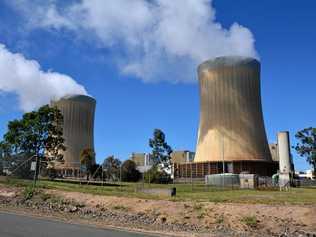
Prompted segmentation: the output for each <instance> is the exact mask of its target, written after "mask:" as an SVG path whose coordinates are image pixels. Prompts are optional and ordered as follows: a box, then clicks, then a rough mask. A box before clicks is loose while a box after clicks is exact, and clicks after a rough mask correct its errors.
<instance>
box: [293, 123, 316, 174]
mask: <svg viewBox="0 0 316 237" xmlns="http://www.w3.org/2000/svg"><path fill="white" fill-rule="evenodd" d="M295 137H296V139H297V140H298V143H297V144H296V146H294V148H295V150H296V151H297V153H298V154H299V155H300V156H302V157H305V158H306V160H307V162H308V163H309V164H310V165H312V167H313V170H314V173H316V128H313V127H309V128H305V129H303V130H301V131H298V132H297V133H296V135H295Z"/></svg>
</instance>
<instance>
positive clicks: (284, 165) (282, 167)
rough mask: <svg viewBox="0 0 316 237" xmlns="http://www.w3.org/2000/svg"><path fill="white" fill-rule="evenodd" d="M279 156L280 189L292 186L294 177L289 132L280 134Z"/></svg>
mask: <svg viewBox="0 0 316 237" xmlns="http://www.w3.org/2000/svg"><path fill="white" fill-rule="evenodd" d="M278 156H279V186H280V189H283V188H286V189H287V188H288V187H290V186H291V183H292V182H291V181H292V180H291V177H292V176H293V172H294V170H293V164H292V157H291V151H290V136H289V132H288V131H284V132H279V133H278Z"/></svg>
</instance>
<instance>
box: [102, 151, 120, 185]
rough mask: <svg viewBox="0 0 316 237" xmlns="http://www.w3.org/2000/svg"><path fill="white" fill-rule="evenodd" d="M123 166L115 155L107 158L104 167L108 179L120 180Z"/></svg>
mask: <svg viewBox="0 0 316 237" xmlns="http://www.w3.org/2000/svg"><path fill="white" fill-rule="evenodd" d="M121 164H122V162H121V161H120V160H119V159H117V158H115V157H114V156H113V155H112V156H109V157H107V158H106V159H105V160H104V162H103V165H102V166H103V170H104V174H105V177H106V179H109V180H112V181H114V180H117V179H119V176H120V166H121Z"/></svg>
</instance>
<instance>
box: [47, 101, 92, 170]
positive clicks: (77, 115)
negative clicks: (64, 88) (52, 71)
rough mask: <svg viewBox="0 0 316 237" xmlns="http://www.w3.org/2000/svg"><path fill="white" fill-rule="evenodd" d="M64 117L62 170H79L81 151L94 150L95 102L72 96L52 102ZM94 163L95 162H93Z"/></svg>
mask: <svg viewBox="0 0 316 237" xmlns="http://www.w3.org/2000/svg"><path fill="white" fill-rule="evenodd" d="M52 105H53V106H57V108H58V109H59V110H60V111H61V113H62V114H63V116H64V126H63V136H64V138H65V145H66V151H65V152H64V153H63V155H64V161H65V163H64V164H63V165H62V168H79V166H80V153H81V151H82V150H83V149H87V148H90V149H93V150H94V132H93V130H94V112H95V106H96V101H95V99H93V98H92V97H89V96H85V95H72V96H67V97H63V98H62V99H60V100H58V101H55V102H52ZM94 162H95V161H94Z"/></svg>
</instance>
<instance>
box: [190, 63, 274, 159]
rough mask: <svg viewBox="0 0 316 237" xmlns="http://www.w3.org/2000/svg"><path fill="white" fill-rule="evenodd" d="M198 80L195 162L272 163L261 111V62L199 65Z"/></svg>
mask: <svg viewBox="0 0 316 237" xmlns="http://www.w3.org/2000/svg"><path fill="white" fill-rule="evenodd" d="M198 77H199V83H200V95H201V99H200V106H201V108H200V125H199V132H198V141H197V149H196V155H195V161H196V162H202V161H225V162H226V161H268V162H270V161H272V159H271V154H270V151H269V146H268V142H267V137H266V132H265V127H264V121H263V114H262V108H261V95H260V63H259V62H258V61H257V60H256V59H253V58H244V57H219V58H216V59H214V60H209V61H206V62H204V63H202V64H201V65H200V66H199V67H198Z"/></svg>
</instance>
